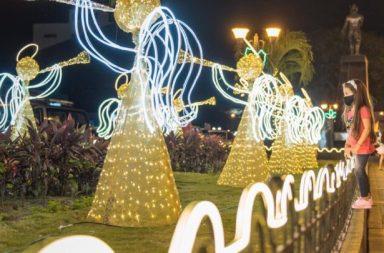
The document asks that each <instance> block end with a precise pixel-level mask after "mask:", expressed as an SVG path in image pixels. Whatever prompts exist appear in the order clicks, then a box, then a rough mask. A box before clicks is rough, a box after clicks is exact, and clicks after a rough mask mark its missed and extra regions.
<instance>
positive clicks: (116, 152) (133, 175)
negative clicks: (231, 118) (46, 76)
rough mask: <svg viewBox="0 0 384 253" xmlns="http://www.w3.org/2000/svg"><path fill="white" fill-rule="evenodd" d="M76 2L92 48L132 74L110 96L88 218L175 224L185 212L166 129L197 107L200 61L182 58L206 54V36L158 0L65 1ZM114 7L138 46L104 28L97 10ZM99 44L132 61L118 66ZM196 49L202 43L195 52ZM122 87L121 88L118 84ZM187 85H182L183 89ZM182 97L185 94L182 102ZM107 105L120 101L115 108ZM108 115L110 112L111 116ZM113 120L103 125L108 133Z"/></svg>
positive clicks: (86, 44) (114, 66)
mask: <svg viewBox="0 0 384 253" xmlns="http://www.w3.org/2000/svg"><path fill="white" fill-rule="evenodd" d="M60 2H66V3H71V4H75V5H76V10H75V31H76V35H77V38H78V41H79V43H80V44H81V46H82V47H83V48H84V49H85V50H86V51H87V52H89V54H90V55H91V56H92V57H94V58H95V59H97V60H98V61H100V62H102V63H104V64H105V65H106V66H107V67H108V68H110V69H111V70H112V71H114V72H116V73H118V74H125V75H127V76H129V79H130V80H128V78H126V79H127V80H126V82H125V83H124V84H123V85H122V86H120V87H126V91H124V92H123V93H122V94H121V96H120V99H119V100H120V102H119V103H117V101H116V100H109V102H106V103H107V104H106V107H105V108H108V109H105V110H104V111H103V110H101V114H104V115H106V114H107V113H108V111H109V112H111V111H110V109H111V110H112V114H109V115H113V116H111V117H110V119H111V120H112V119H115V120H114V121H115V123H114V126H113V125H112V127H111V128H114V130H113V135H112V138H111V143H110V145H109V150H108V153H107V157H106V159H105V163H104V167H103V171H102V173H101V176H100V180H99V184H98V187H97V190H96V194H95V198H94V201H93V205H92V208H91V210H90V212H89V214H88V219H89V220H91V221H95V222H100V223H105V224H113V225H118V226H129V227H150V226H160V225H165V224H171V223H175V222H176V221H177V219H178V217H179V214H180V212H181V209H180V201H179V196H178V192H177V189H176V184H175V180H174V177H173V174H172V168H171V163H170V159H169V154H168V151H167V147H166V145H165V142H164V137H163V132H164V133H169V132H171V131H175V130H176V129H177V128H179V127H183V126H186V125H188V124H189V123H190V122H191V121H192V120H193V119H195V118H196V116H197V113H198V106H197V105H196V104H194V103H192V101H191V94H192V92H193V90H194V88H195V85H196V81H197V78H198V77H199V75H200V72H201V68H202V67H201V66H200V64H194V63H191V62H188V61H187V60H186V57H184V59H183V60H181V61H180V55H181V52H186V53H187V54H188V55H193V56H194V57H197V58H202V49H201V46H200V43H199V41H198V39H197V37H196V35H195V34H194V33H193V31H192V30H191V28H189V27H188V26H187V25H186V24H185V23H184V22H182V21H180V20H178V19H176V17H175V16H174V15H173V14H172V12H171V11H170V10H169V9H168V8H164V7H160V2H159V0H118V1H117V3H116V7H115V9H112V10H111V8H104V7H103V6H101V5H96V4H94V3H92V2H91V1H89V0H78V1H64V0H60ZM95 9H99V10H103V11H112V12H114V17H115V20H116V23H117V24H118V26H119V27H120V28H121V29H122V30H123V31H126V32H129V33H132V39H133V42H134V44H135V45H136V46H135V47H134V48H131V47H125V46H122V45H118V44H116V43H114V42H113V41H111V40H110V39H108V38H107V36H106V35H104V34H103V32H102V30H101V28H100V27H99V25H98V24H97V20H96V17H95V13H94V10H95ZM97 46H107V47H109V48H113V49H115V50H116V52H119V53H121V55H124V56H125V55H126V56H127V59H129V57H130V58H134V63H133V65H132V66H126V65H119V64H118V63H116V62H114V61H113V60H111V59H110V58H108V56H107V55H105V54H103V53H102V52H101V51H100V50H99V49H98V48H97ZM192 48H197V51H196V52H195V51H194V50H193V49H192ZM119 89H120V88H119ZM180 89H181V90H180ZM175 97H180V99H179V100H177V101H175V99H174V98H175ZM108 104H110V105H112V104H115V105H117V107H116V108H118V109H117V111H115V113H113V111H114V110H115V109H116V108H115V109H112V108H111V107H108ZM105 118H106V119H108V116H105ZM108 129H109V128H108V126H107V127H106V128H105V127H104V128H102V130H106V131H104V133H105V134H106V136H108V134H110V131H109V130H108Z"/></svg>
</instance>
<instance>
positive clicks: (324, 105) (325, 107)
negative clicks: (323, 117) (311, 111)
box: [320, 104, 328, 110]
mask: <svg viewBox="0 0 384 253" xmlns="http://www.w3.org/2000/svg"><path fill="white" fill-rule="evenodd" d="M320 107H321V109H323V110H327V108H328V104H321V105H320Z"/></svg>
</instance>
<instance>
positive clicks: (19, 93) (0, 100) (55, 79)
mask: <svg viewBox="0 0 384 253" xmlns="http://www.w3.org/2000/svg"><path fill="white" fill-rule="evenodd" d="M61 79H62V69H61V67H59V66H58V65H55V66H53V69H52V71H50V72H49V74H48V75H47V76H46V77H45V78H44V79H43V80H42V81H40V82H39V83H36V84H32V83H31V84H30V85H25V84H24V82H23V81H22V80H21V79H20V78H19V77H18V76H14V75H12V74H9V73H2V74H0V95H1V96H0V131H1V132H3V133H4V132H6V131H7V130H8V128H9V127H10V126H13V125H15V123H16V120H17V118H18V114H19V112H20V110H21V109H22V108H23V106H24V104H25V103H29V101H30V100H33V99H41V98H46V97H48V96H50V95H51V94H52V93H53V92H55V91H56V90H57V88H58V87H59V85H60V83H61ZM33 89H38V90H42V91H41V93H40V94H37V95H35V96H30V95H29V94H30V91H31V90H33ZM3 94H4V95H3Z"/></svg>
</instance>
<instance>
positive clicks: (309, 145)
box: [268, 76, 324, 174]
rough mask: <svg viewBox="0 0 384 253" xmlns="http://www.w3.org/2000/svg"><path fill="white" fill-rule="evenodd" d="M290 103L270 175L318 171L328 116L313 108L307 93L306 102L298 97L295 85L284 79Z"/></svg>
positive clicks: (270, 165) (286, 110)
mask: <svg viewBox="0 0 384 253" xmlns="http://www.w3.org/2000/svg"><path fill="white" fill-rule="evenodd" d="M282 80H283V85H282V87H285V91H286V95H287V101H286V102H285V108H284V123H283V124H281V125H280V126H279V127H280V134H279V135H278V136H277V138H276V139H275V141H274V143H273V144H272V155H271V158H270V160H269V163H268V167H269V174H288V173H292V174H296V173H302V172H303V171H305V170H307V169H315V168H317V167H318V163H317V146H316V144H317V143H318V141H319V140H320V131H321V128H322V126H323V124H324V113H323V111H322V110H321V108H319V107H313V104H312V101H311V99H310V97H309V95H308V94H307V92H306V91H305V90H304V89H302V91H303V94H304V99H303V98H301V97H298V96H295V95H294V93H293V88H292V85H291V83H290V82H289V80H288V79H287V78H285V77H284V76H282Z"/></svg>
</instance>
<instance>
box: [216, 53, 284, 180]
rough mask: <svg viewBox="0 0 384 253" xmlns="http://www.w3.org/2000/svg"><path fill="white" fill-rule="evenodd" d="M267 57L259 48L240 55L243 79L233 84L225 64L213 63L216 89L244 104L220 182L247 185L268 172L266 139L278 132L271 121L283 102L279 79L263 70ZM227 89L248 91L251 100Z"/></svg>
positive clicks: (239, 66) (245, 92) (275, 118)
mask: <svg viewBox="0 0 384 253" xmlns="http://www.w3.org/2000/svg"><path fill="white" fill-rule="evenodd" d="M248 46H250V45H248ZM250 48H252V47H251V46H250ZM262 57H264V59H262ZM265 57H266V56H265V54H264V53H263V52H262V51H259V52H256V50H254V49H253V48H252V52H251V53H248V54H246V55H245V56H244V57H243V58H241V59H240V60H239V62H238V64H237V70H236V72H237V73H238V75H239V77H240V80H239V84H236V85H234V86H233V85H231V84H230V83H229V82H228V81H227V80H226V78H225V76H224V73H223V70H225V69H223V67H222V66H220V65H219V64H214V65H213V67H212V77H213V82H214V84H215V86H216V88H217V90H218V91H219V92H220V93H221V94H222V95H223V96H224V97H225V98H227V99H229V100H231V101H233V102H235V103H237V104H240V105H244V106H245V108H244V112H243V116H242V119H241V121H240V124H239V127H238V130H237V135H236V138H235V140H234V143H233V145H232V149H231V152H230V154H229V157H228V159H227V162H226V164H225V166H224V168H223V171H222V173H221V174H220V177H219V180H218V184H220V185H229V186H235V187H245V186H247V185H249V184H250V183H254V182H260V181H264V180H265V179H266V178H267V176H268V166H267V162H268V160H267V154H266V150H265V148H264V143H263V140H264V139H273V138H274V137H275V136H277V132H276V130H275V129H274V128H272V127H271V124H272V123H273V122H276V121H278V120H279V119H278V117H279V113H278V112H281V111H282V103H281V101H280V99H281V94H280V91H279V86H278V85H279V83H278V80H277V79H276V78H274V77H273V76H271V75H267V74H263V73H262V71H263V65H264V62H265ZM222 86H223V87H222ZM227 90H229V91H231V92H232V93H234V94H248V101H244V100H242V99H239V98H237V97H235V96H233V95H232V94H230V92H228V91H227Z"/></svg>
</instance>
